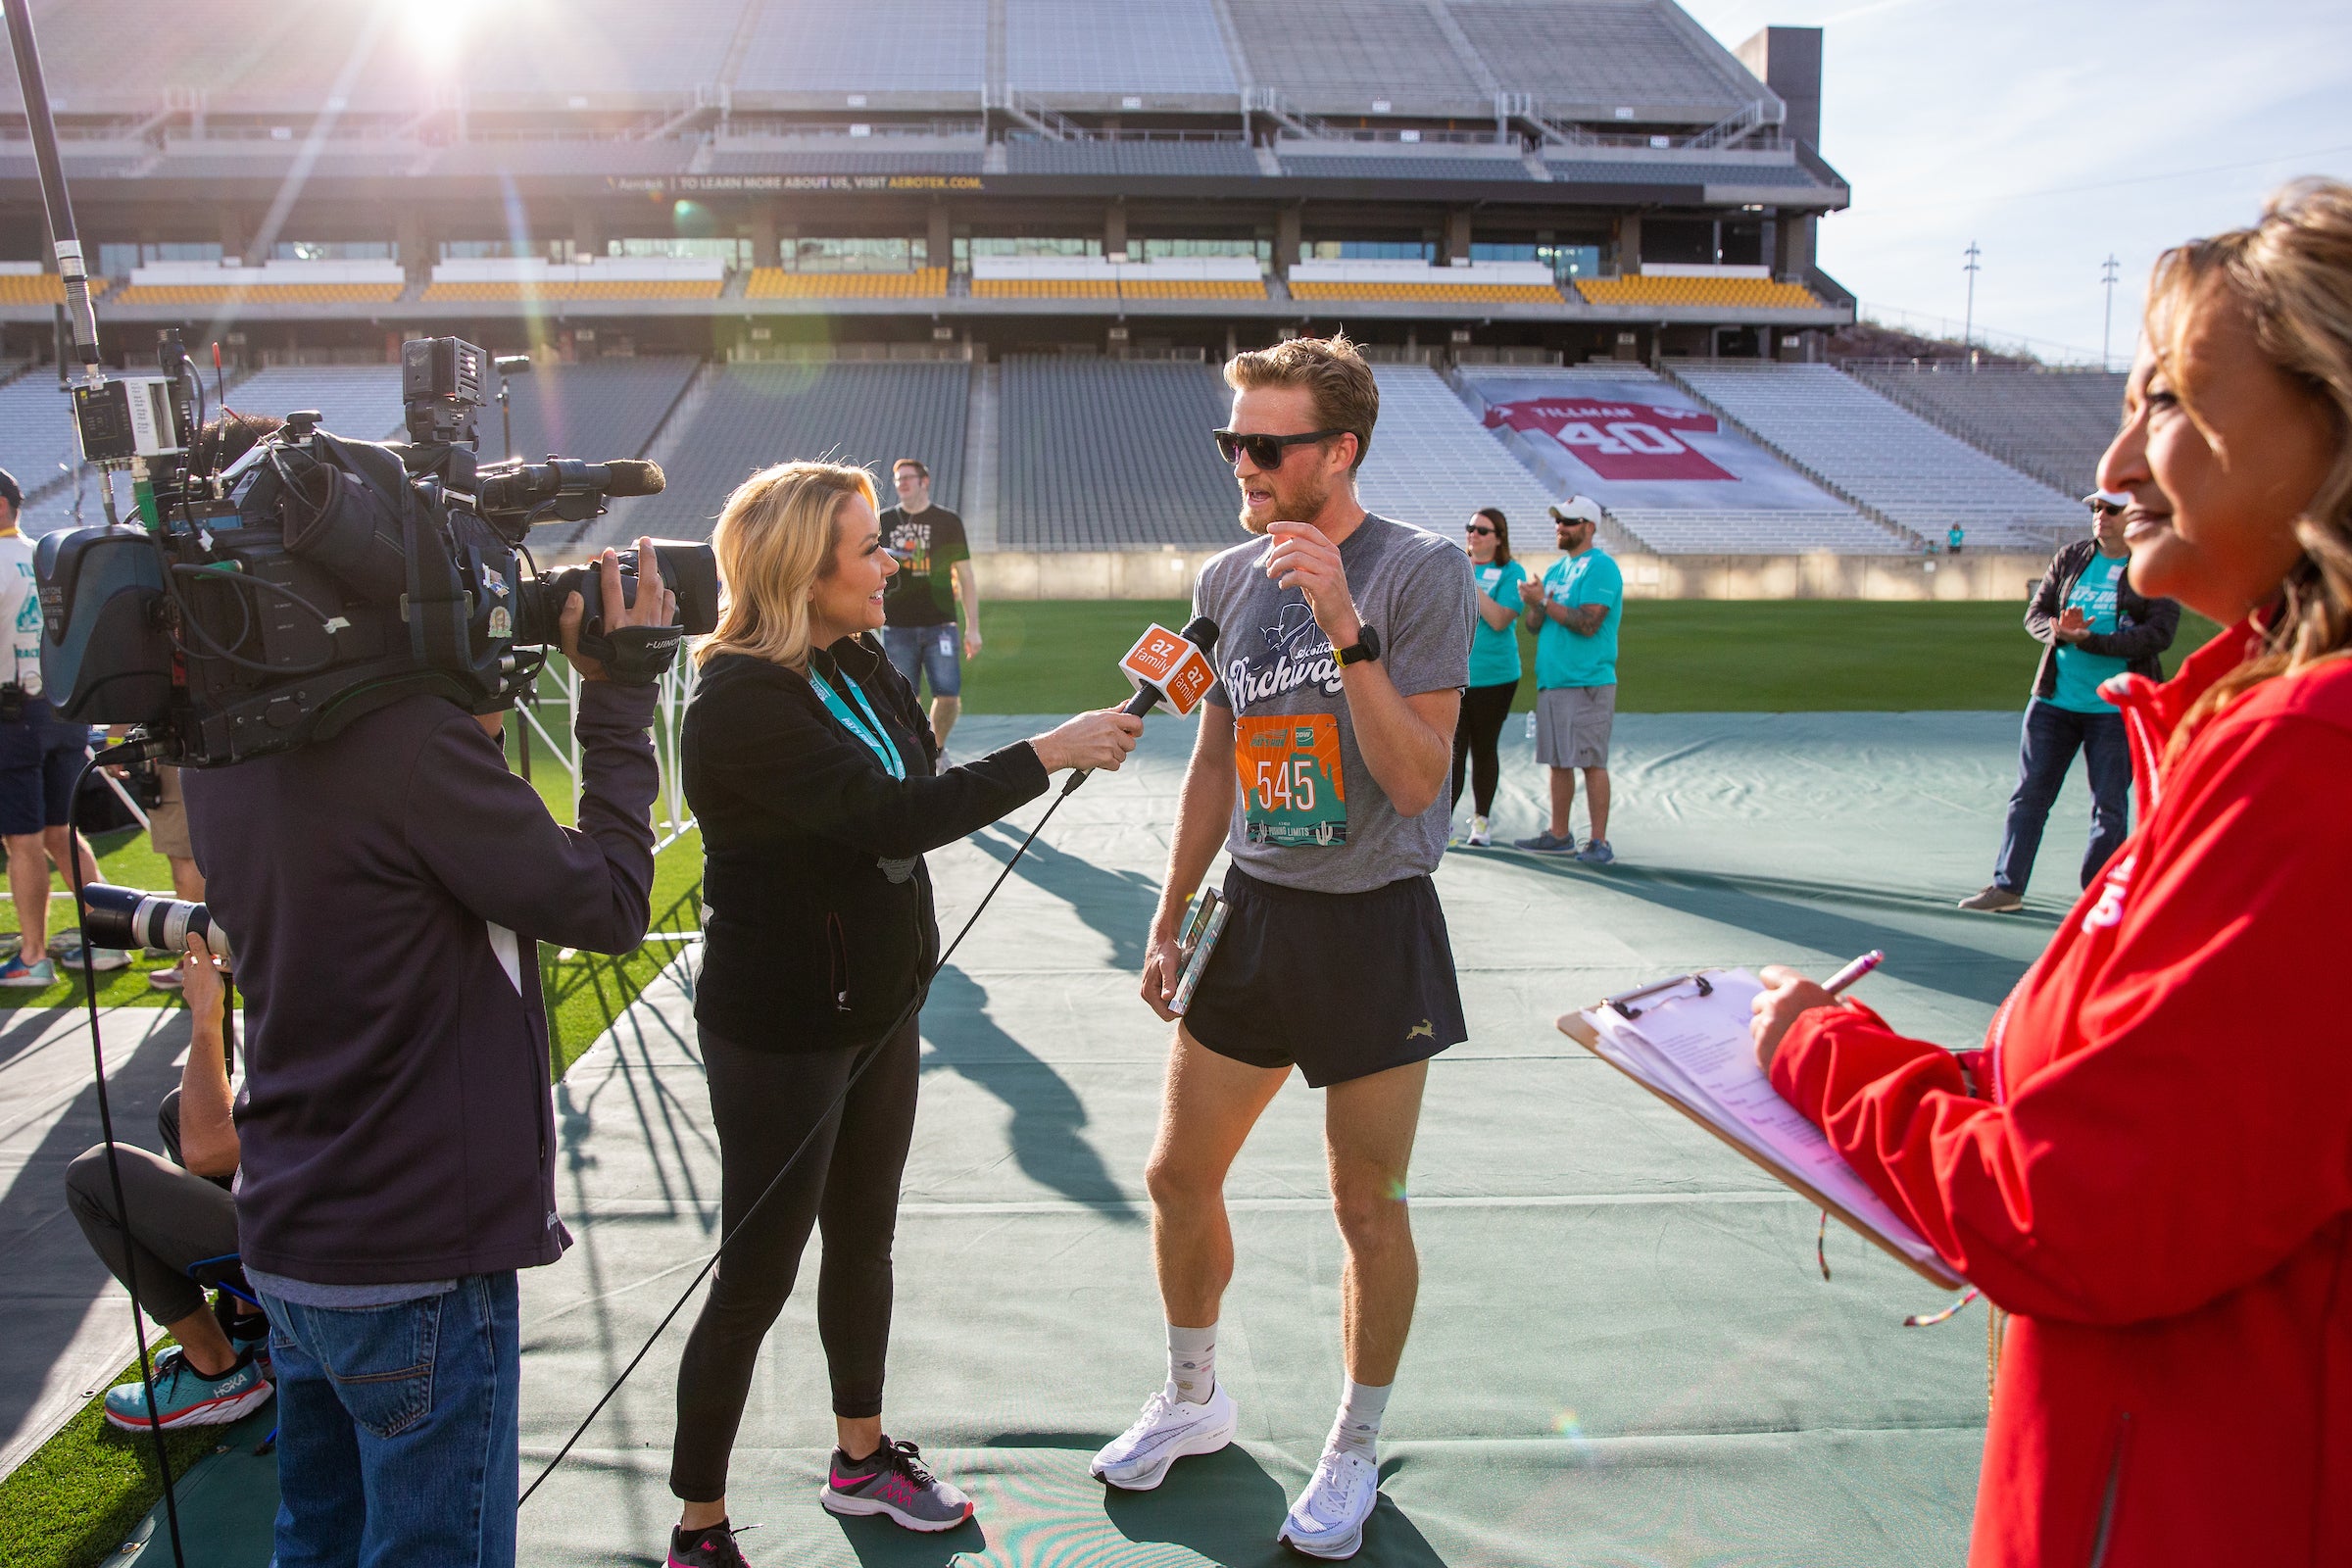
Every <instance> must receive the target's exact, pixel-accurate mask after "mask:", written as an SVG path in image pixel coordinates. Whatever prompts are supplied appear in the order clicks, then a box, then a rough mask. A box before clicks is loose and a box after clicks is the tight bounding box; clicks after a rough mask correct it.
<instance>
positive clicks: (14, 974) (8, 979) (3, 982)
mask: <svg viewBox="0 0 2352 1568" xmlns="http://www.w3.org/2000/svg"><path fill="white" fill-rule="evenodd" d="M55 984H57V965H56V963H54V962H53V961H51V960H50V959H48V958H42V959H39V960H37V961H35V962H32V963H26V962H25V955H23V954H22V953H19V954H14V955H12V956H10V957H9V960H8V961H7V962H6V963H0V986H13V987H15V988H16V989H18V990H20V991H46V990H48V989H49V988H50V987H51V986H53V985H55Z"/></svg>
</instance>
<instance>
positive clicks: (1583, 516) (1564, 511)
mask: <svg viewBox="0 0 2352 1568" xmlns="http://www.w3.org/2000/svg"><path fill="white" fill-rule="evenodd" d="M1551 515H1552V520H1553V521H1555V522H1591V523H1598V522H1599V521H1600V520H1601V517H1600V503H1599V502H1597V501H1595V500H1593V498H1592V497H1591V496H1570V497H1569V498H1568V499H1567V500H1565V501H1555V502H1553V503H1552V504H1551Z"/></svg>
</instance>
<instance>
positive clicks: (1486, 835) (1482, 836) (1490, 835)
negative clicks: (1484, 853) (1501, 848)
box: [1462, 816, 1495, 850]
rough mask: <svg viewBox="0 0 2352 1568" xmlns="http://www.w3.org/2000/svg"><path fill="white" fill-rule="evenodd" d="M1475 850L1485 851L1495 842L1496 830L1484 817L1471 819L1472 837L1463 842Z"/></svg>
mask: <svg viewBox="0 0 2352 1568" xmlns="http://www.w3.org/2000/svg"><path fill="white" fill-rule="evenodd" d="M1462 842H1463V843H1464V844H1467V845H1469V846H1470V847H1471V848H1472V849H1474V850H1483V849H1485V848H1487V847H1488V846H1489V845H1491V844H1493V843H1494V842H1495V830H1494V828H1493V827H1492V826H1490V825H1489V824H1488V822H1487V819H1486V818H1485V817H1483V816H1474V817H1472V818H1471V819H1470V836H1469V837H1468V838H1466V839H1464V840H1462Z"/></svg>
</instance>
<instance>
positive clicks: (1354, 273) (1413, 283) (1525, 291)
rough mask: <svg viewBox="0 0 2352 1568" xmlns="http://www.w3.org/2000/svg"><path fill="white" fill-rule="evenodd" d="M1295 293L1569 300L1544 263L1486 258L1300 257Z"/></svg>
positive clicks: (1496, 301)
mask: <svg viewBox="0 0 2352 1568" xmlns="http://www.w3.org/2000/svg"><path fill="white" fill-rule="evenodd" d="M1290 289H1291V297H1292V298H1293V299H1299V300H1403V301H1414V302H1429V303H1457V302H1458V303H1468V304H1493V305H1564V304H1566V303H1567V301H1566V300H1565V299H1564V298H1563V297H1562V295H1561V294H1560V291H1559V288H1558V286H1557V285H1556V284H1554V283H1553V282H1552V280H1551V269H1550V268H1548V267H1546V266H1545V265H1544V264H1543V263H1541V262H1483V263H1473V264H1472V265H1470V266H1468V267H1432V266H1430V265H1429V264H1428V263H1426V262H1299V263H1297V264H1295V265H1294V266H1293V267H1292V268H1291V275H1290Z"/></svg>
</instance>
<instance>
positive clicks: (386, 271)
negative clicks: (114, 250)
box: [115, 261, 408, 305]
mask: <svg viewBox="0 0 2352 1568" xmlns="http://www.w3.org/2000/svg"><path fill="white" fill-rule="evenodd" d="M407 287H408V280H407V278H406V277H405V276H404V275H403V274H402V272H401V270H400V264H399V263H397V262H277V261H272V262H269V263H266V264H264V265H263V266H260V267H220V266H216V265H214V264H213V263H210V262H160V263H156V264H153V265H150V266H147V267H142V268H139V269H137V270H135V271H133V272H132V273H131V274H130V283H129V286H128V287H126V288H124V289H123V291H122V292H121V293H120V294H118V295H116V296H115V302H116V303H117V304H121V305H228V304H232V303H238V302H247V303H252V304H256V305H384V304H389V303H390V302H391V301H393V300H396V299H398V298H400V296H401V292H402V290H404V289H406V288H407Z"/></svg>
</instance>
